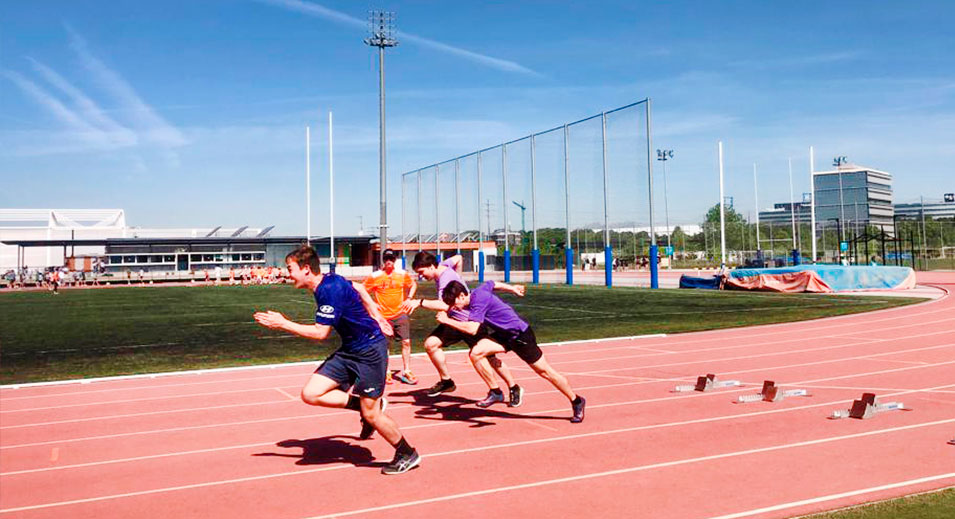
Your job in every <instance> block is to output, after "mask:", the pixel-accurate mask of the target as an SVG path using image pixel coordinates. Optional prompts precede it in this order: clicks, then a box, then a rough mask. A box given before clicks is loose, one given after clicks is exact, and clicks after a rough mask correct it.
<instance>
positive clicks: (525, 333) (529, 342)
mask: <svg viewBox="0 0 955 519" xmlns="http://www.w3.org/2000/svg"><path fill="white" fill-rule="evenodd" d="M495 288H497V289H499V290H504V291H507V292H511V293H513V294H515V295H517V296H521V297H523V295H524V287H523V286H521V285H509V284H506V283H495V282H494V281H488V282H486V283H484V284H483V285H481V286H479V287H477V288H475V289H474V290H473V291H471V292H470V293H468V292H467V289H466V288H465V287H464V285H462V284H461V283H458V282H456V281H455V282H452V283H450V284H448V286H447V287H445V289H444V294H443V295H442V299H443V300H444V304H446V305H447V307H448V308H449V309H456V310H461V309H467V310H469V314H468V322H466V323H463V322H460V321H455V320H453V319H450V318H448V317H447V316H446V315H445V314H443V313H439V314H438V322H440V323H441V324H443V325H446V326H450V327H452V328H455V329H457V330H459V331H461V332H463V333H467V334H474V335H477V334H479V333H481V332H480V330H481V328H484V329H486V330H487V333H488V337H486V338H483V339H481V340H480V341H479V342H478V343H477V345H475V346H474V348H472V349H471V360H472V361H474V362H477V361H479V360H481V359H482V358H484V357H486V356H488V355H494V354H495V353H504V352H507V351H513V352H514V353H516V354H517V356H518V357H520V358H521V360H523V361H524V362H526V363H527V364H528V365H529V366H530V367H531V369H533V370H534V372H535V373H537V374H538V375H540V376H541V377H542V378H544V379H545V380H547V381H548V382H550V383H551V384H553V385H554V387H555V388H557V390H558V391H560V392H561V393H563V394H564V396H566V397H567V399H568V400H570V404H571V408H572V409H573V417H572V418H571V419H570V421H571V422H572V423H580V422H582V421H584V406H585V405H586V403H587V402H586V400H585V399H584V397H582V396H580V395H578V394H576V393H574V390H573V389H571V387H570V384H569V383H568V382H567V378H566V377H564V375H562V374H560V373H559V372H557V371H556V370H555V369H554V368H552V367H551V366H550V364H548V363H547V360H545V359H544V353H543V352H542V351H541V349H540V347H539V346H538V345H537V338H536V337H535V336H534V330H532V329H531V327H530V325H528V324H527V323H526V322H525V321H524V320H522V319H521V318H520V316H518V315H517V312H515V311H514V309H513V308H511V307H510V306H509V305H508V304H507V303H505V302H504V301H502V300H501V299H500V298H499V297H497V296H496V295H494V293H493V291H494V289H495Z"/></svg>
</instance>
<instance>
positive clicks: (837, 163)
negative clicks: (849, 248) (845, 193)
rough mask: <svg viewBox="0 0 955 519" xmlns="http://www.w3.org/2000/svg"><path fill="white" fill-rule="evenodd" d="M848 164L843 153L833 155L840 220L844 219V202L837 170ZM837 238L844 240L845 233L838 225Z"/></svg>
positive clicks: (839, 172) (840, 174) (840, 172)
mask: <svg viewBox="0 0 955 519" xmlns="http://www.w3.org/2000/svg"><path fill="white" fill-rule="evenodd" d="M848 164H849V161H848V160H847V159H846V156H845V155H842V156H840V157H835V158H834V159H832V165H833V166H834V167H835V168H836V175H839V212H840V214H841V216H842V218H841V221H843V222H845V221H846V202H845V199H844V198H843V197H842V171H839V168H840V167H842V166H846V165H848ZM839 238H840V239H841V240H842V241H846V233H845V232H844V231H843V229H842V227H839Z"/></svg>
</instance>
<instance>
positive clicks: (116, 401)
mask: <svg viewBox="0 0 955 519" xmlns="http://www.w3.org/2000/svg"><path fill="white" fill-rule="evenodd" d="M269 389H270V388H267V387H259V388H252V389H233V390H230V391H213V392H209V393H190V394H186V395H169V396H151V397H146V398H128V399H125V400H105V401H102V402H89V403H85V404H65V405H54V406H49V407H30V408H25V409H11V410H8V411H0V414H10V413H24V412H27V411H48V410H50V409H67V408H71V407H92V406H97V405H107V404H128V403H131V402H149V401H154V400H175V399H177V398H199V397H206V396H219V395H229V394H235V393H251V392H255V391H268V390H269Z"/></svg>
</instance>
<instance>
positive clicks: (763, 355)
mask: <svg viewBox="0 0 955 519" xmlns="http://www.w3.org/2000/svg"><path fill="white" fill-rule="evenodd" d="M951 346H955V343H950V344H943V345H937V346H927V347H924V348H912V349H908V350H897V351H892V352H887V353H880V354H871V355H867V356H861V357H860V356H852V357H842V358H839V359H829V360H824V361H816V362H809V363H802V364H790V365H785V366H782V367H760V368H756V369H753V370H747V371H731V372H726V373H747V372H752V371H763V370H771V369H785V368H790V367H802V366H810V365H819V364H827V363H836V362H843V361H848V360H860V359H869V358H870V357H878V356H882V355H896V354H900V353H910V352H915V351H924V350H931V349H938V348H947V347H951ZM841 347H846V345H838V346H825V347H822V348H810V349H806V350H798V351H797V350H794V351H790V352H783V353H777V352H771V353H763V354H757V355H744V356H737V357H727V358H722V359H710V360H703V361H688V362H673V363H668V364H656V365H650V366H639V367H635V366H628V367H624V368H613V369H609V370H603V371H591V372H585V373H583V374H597V373H606V372H613V371H623V370H628V369H656V368H663V367H675V366H686V365H688V364H704V363H714V362H726V361H729V360H744V359H752V358H760V357H769V356H776V355H784V354H788V353H797V352H798V353H804V352H811V351H819V350H826V349H834V348H841ZM627 358H629V357H627V356H624V357H611V358H606V359H600V360H620V359H627ZM597 361H598V360H590V359H586V360H580V361H574V362H573V363H574V364H576V363H580V362H597ZM566 363H568V362H555V363H553V364H554V365H561V364H566ZM926 366H928V364H927V365H926ZM277 403H282V402H275V401H267V402H253V403H247V404H227V405H221V406H206V407H198V408H186V409H171V410H165V411H150V412H142V413H128V414H120V415H106V416H95V417H88V418H74V419H71V420H60V421H53V422H38V423H28V424H19V425H7V426H2V427H0V430H8V429H22V428H24V427H38V426H45V425H58V424H63V423H78V422H89V421H95V420H107V419H117V418H134V417H141V416H149V415H159V414H172V413H179V412H183V413H185V412H192V411H209V410H213V409H225V408H231V407H247V406H256V405H260V404H261V405H271V404H277Z"/></svg>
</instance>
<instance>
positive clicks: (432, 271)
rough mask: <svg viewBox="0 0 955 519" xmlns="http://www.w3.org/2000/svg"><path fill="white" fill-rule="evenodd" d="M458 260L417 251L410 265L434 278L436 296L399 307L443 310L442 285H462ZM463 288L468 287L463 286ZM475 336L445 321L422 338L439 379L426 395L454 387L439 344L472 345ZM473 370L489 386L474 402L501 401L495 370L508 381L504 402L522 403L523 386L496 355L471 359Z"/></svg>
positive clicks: (460, 315) (463, 315) (463, 317)
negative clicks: (448, 325)
mask: <svg viewBox="0 0 955 519" xmlns="http://www.w3.org/2000/svg"><path fill="white" fill-rule="evenodd" d="M461 261H462V259H461V256H460V255H456V256H451V257H450V258H448V259H446V260H444V261H442V262H441V263H438V259H437V258H436V257H434V255H433V254H431V253H430V252H425V251H422V252H419V253H418V254H416V255H415V257H414V261H413V262H412V263H411V268H412V269H413V270H414V271H415V273H417V274H418V275H419V276H421V277H423V278H425V279H427V280H429V281H434V283H435V288H437V292H438V299H437V300H435V301H426V300H424V299H420V300H418V299H409V300H407V301H405V302H404V303H403V304H402V309H403V310H404V311H405V312H407V313H408V314H409V315H410V314H411V312H413V311H414V310H415V309H416V308H418V307H419V306H425V307H426V308H428V309H431V310H443V309H444V308H445V304H444V303H442V302H441V294H442V293H443V292H444V289H445V287H447V286H448V283H451V282H453V281H457V282H459V283H461V285H462V286H465V285H464V281H463V280H462V279H461V276H460V275H459V274H458V271H459V270H460V269H461ZM465 290H467V287H466V286H465ZM448 315H449V316H450V317H451V318H452V319H456V320H458V321H461V322H466V321H467V320H468V313H467V311H455V310H451V311H449V312H448ZM478 340H480V337H472V336H471V335H468V334H461V333H459V331H458V330H456V329H455V328H451V329H450V330H449V329H448V327H446V326H444V325H441V326H438V327H437V328H435V329H434V331H432V332H431V334H430V335H429V336H428V338H427V339H425V341H424V349H425V351H426V352H427V353H428V358H429V359H431V363H432V364H434V368H435V369H437V370H438V376H440V377H441V380H438V382H437V383H435V385H433V386H431V388H430V389H428V396H437V395H440V394H441V393H449V392H451V391H454V390H455V389H456V386H455V385H454V380H452V379H451V373H450V372H449V371H448V365H447V362H446V361H445V359H444V350H442V348H443V347H445V346H450V345H452V344H454V343H456V342H460V341H464V342H465V343H466V344H467V345H468V347H474V345H475V344H477V342H478ZM492 368H493V370H494V371H493V372H492V371H491V370H492ZM474 371H476V372H477V374H478V376H480V377H481V380H483V381H484V383H485V384H487V387H488V392H487V396H486V397H485V398H484V400H481V401H480V402H478V403H477V406H478V407H489V406H491V405H493V404H495V403H497V402H503V401H504V392H503V391H501V387H500V385H499V384H498V383H497V379H495V378H494V372H497V374H498V375H499V376H500V377H501V379H502V380H504V382H505V383H506V384H507V387H508V393H509V397H510V399H509V400H508V402H507V405H509V406H510V407H517V406H519V405H521V403H522V402H523V397H524V389H523V388H522V387H521V386H519V385H517V383H516V382H515V381H514V377H513V376H511V372H510V370H508V369H507V365H505V364H504V363H503V362H501V360H500V359H498V358H497V357H496V356H494V355H488V356H487V357H482V358H481V360H479V361H478V362H476V363H474Z"/></svg>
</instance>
